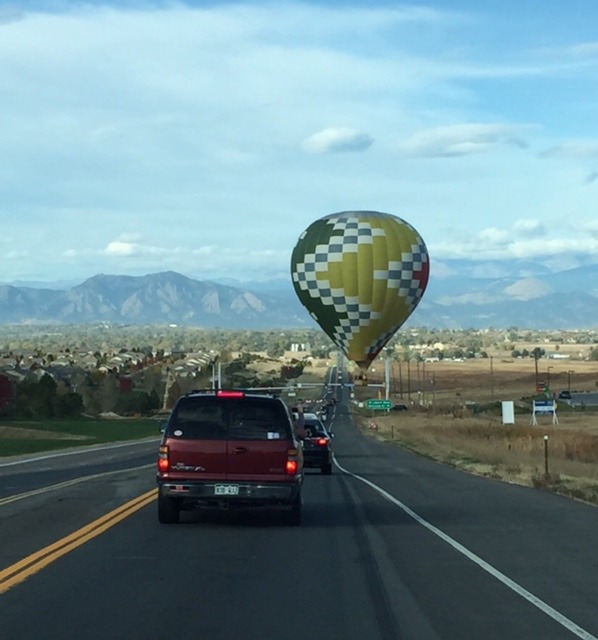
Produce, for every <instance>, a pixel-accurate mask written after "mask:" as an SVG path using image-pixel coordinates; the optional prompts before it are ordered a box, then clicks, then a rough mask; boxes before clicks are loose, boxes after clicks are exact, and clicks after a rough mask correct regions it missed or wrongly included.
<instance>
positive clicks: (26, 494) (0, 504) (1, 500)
mask: <svg viewBox="0 0 598 640" xmlns="http://www.w3.org/2000/svg"><path fill="white" fill-rule="evenodd" d="M153 466H155V465H154V463H153V462H152V463H151V464H144V465H141V466H140V467H131V468H129V469H117V470H115V471H104V472H102V473H94V474H93V475H91V476H80V477H78V478H73V479H72V480H65V481H64V482H59V483H58V484H52V485H50V486H49V487H40V488H39V489H32V490H31V491H25V492H24V493H17V494H16V495H14V496H6V497H5V498H0V507H3V506H4V505H6V504H12V503H13V502H18V501H19V500H24V499H25V498H33V497H34V496H38V495H40V494H42V493H48V492H49V491H56V490H57V489H63V488H64V487H70V486H73V485H75V484H79V483H80V482H87V480H95V479H96V478H102V477H104V476H110V475H114V474H115V473H125V472H126V471H137V470H139V469H149V468H151V467H153Z"/></svg>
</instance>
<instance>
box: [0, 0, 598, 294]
mask: <svg viewBox="0 0 598 640" xmlns="http://www.w3.org/2000/svg"><path fill="white" fill-rule="evenodd" d="M0 68H1V69H2V73H1V74H0V115H1V118H0V150H1V153H0V222H2V230H3V231H2V234H0V250H1V252H2V255H3V258H4V259H3V261H2V266H1V267H0V282H13V281H35V282H40V281H48V282H50V281H55V280H62V281H72V280H83V279H85V278H87V277H90V276H92V275H95V274H97V273H106V274H118V275H142V274H146V273H155V272H158V271H164V270H174V271H178V272H180V273H184V274H186V275H190V276H192V277H197V278H200V279H211V278H224V277H230V278H236V279H239V280H250V279H251V280H265V279H269V278H277V277H287V276H288V271H289V261H290V254H291V251H292V249H293V246H294V244H295V242H296V241H297V238H298V236H299V235H300V233H301V232H302V231H303V230H304V229H305V228H306V227H307V226H308V225H309V224H310V223H311V222H313V221H314V220H315V219H317V218H319V217H322V216H325V215H328V214H330V213H334V212H336V211H343V210H362V209H367V210H376V211H384V212H387V213H392V214H395V215H397V216H399V217H401V218H403V219H405V220H407V221H408V222H410V223H411V224H412V225H413V226H414V227H415V228H416V229H417V230H418V231H419V232H420V234H421V235H422V237H423V238H424V240H425V242H426V244H427V246H428V249H429V252H430V256H431V265H432V272H431V273H432V277H434V272H435V269H437V270H438V271H437V272H439V270H440V268H441V267H442V264H443V260H446V259H447V258H469V259H476V260H478V259H479V260H485V259H488V258H498V259H505V260H509V259H520V258H523V259H525V258H529V259H533V260H538V261H541V262H543V263H544V264H546V265H549V266H550V267H551V268H553V269H555V270H556V269H562V268H566V267H573V266H578V265H583V264H589V263H598V206H597V205H598V117H597V115H596V114H597V106H598V105H597V96H598V94H597V93H596V87H597V86H598V83H597V80H598V3H596V2H595V0H576V1H575V2H565V1H564V0H563V1H561V0H553V1H551V2H550V3H546V5H544V8H543V9H542V8H540V5H539V4H538V2H537V0H533V1H528V0H516V1H509V0H505V1H501V2H498V1H494V0H487V1H485V2H479V1H477V0H476V1H473V0H471V1H466V0H463V1H461V2H460V1H458V0H454V1H446V2H442V1H430V2H425V1H424V2H420V3H402V2H380V3H376V2H343V1H341V0H336V1H329V2H257V1H255V2H251V1H245V2H237V3H234V2H217V1H212V2H178V3H171V2H149V1H147V2H144V1H143V0H138V1H137V0H136V1H130V2H122V1H119V2H116V1H114V2H99V1H93V2H78V1H70V2H60V1H52V0H50V1H44V2H41V1H38V2H24V1H23V2H18V1H17V2H10V3H6V2H3V1H2V2H0Z"/></svg>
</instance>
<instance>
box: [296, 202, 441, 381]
mask: <svg viewBox="0 0 598 640" xmlns="http://www.w3.org/2000/svg"><path fill="white" fill-rule="evenodd" d="M429 266H430V263H429V257H428V252H427V249H426V245H425V244H424V241H423V240H422V238H421V236H420V235H419V234H418V232H417V231H416V230H415V229H414V228H413V227H412V226H411V225H410V224H409V223H408V222H405V220H402V219H401V218H398V217H397V216H393V215H391V214H389V213H380V212H377V211H342V212H340V213H333V214H331V215H328V216H324V217H323V218H320V219H319V220H316V221H315V222H313V223H312V224H311V225H310V226H309V227H308V228H307V229H306V230H305V231H304V232H303V233H302V234H301V236H300V237H299V240H298V241H297V244H296V245H295V248H294V249H293V253H292V256H291V274H292V278H293V286H294V287H295V292H296V293H297V296H298V297H299V300H301V302H302V304H303V305H304V306H305V307H306V308H307V310H308V311H309V312H310V314H311V315H312V317H313V318H314V319H315V320H316V322H318V324H319V325H320V326H321V327H322V329H323V330H324V331H325V332H326V334H327V335H328V336H330V338H331V339H332V340H333V342H334V343H335V344H336V345H337V346H338V347H339V349H341V351H342V352H343V353H344V354H345V355H346V356H347V357H348V358H349V359H350V360H353V361H354V362H356V363H357V364H358V365H359V366H360V367H362V368H363V369H366V368H367V367H368V366H369V365H370V364H371V362H372V361H373V360H374V359H375V357H376V356H377V355H378V353H379V352H380V350H381V349H382V348H383V347H384V345H385V344H386V343H387V342H388V341H389V340H390V338H391V337H392V336H393V335H394V334H395V333H396V331H397V330H398V329H399V327H400V326H401V325H402V324H403V323H404V322H405V320H407V318H408V317H409V316H410V315H411V313H412V312H413V310H414V309H415V307H416V306H417V305H418V303H419V301H420V300H421V298H422V295H423V293H424V291H425V289H426V286H427V284H428V277H429V272H430V270H429Z"/></svg>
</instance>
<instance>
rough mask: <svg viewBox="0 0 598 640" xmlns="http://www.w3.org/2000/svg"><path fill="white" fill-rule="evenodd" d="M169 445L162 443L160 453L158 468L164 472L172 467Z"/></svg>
mask: <svg viewBox="0 0 598 640" xmlns="http://www.w3.org/2000/svg"><path fill="white" fill-rule="evenodd" d="M169 453H170V452H169V450H168V445H162V446H161V447H160V450H159V453H158V470H159V471H161V472H162V473H164V472H166V471H168V470H169V469H170V458H169Z"/></svg>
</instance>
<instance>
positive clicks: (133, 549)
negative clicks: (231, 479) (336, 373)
mask: <svg viewBox="0 0 598 640" xmlns="http://www.w3.org/2000/svg"><path fill="white" fill-rule="evenodd" d="M333 421H334V432H335V434H336V435H335V441H334V447H335V452H336V459H337V462H338V465H339V466H340V468H339V467H336V468H335V470H334V473H333V475H332V476H323V475H321V474H319V473H318V472H316V471H308V472H307V474H306V479H305V484H304V490H305V491H304V500H305V506H304V515H303V522H302V524H301V526H300V527H286V526H283V525H281V523H280V520H279V518H278V517H277V515H276V514H271V513H268V512H264V513H262V512H259V513H256V512H253V513H247V512H245V513H244V512H237V513H222V512H216V513H210V514H202V515H200V514H196V513H189V514H185V516H184V519H183V522H182V523H181V524H179V525H159V524H158V522H157V518H156V509H155V504H153V502H152V503H148V504H147V505H145V506H144V505H143V504H142V503H141V506H140V507H139V508H136V509H134V508H132V507H131V509H130V512H127V513H126V517H123V518H122V519H118V520H117V521H116V522H115V523H114V524H113V525H112V526H110V527H109V528H106V530H104V531H103V532H101V534H100V535H96V536H94V537H91V538H90V539H89V540H87V541H85V542H84V543H82V544H79V545H77V546H76V547H74V548H73V549H72V550H70V551H68V552H67V553H65V554H63V555H60V556H59V557H58V558H57V559H56V560H54V561H52V562H51V563H49V564H48V565H47V566H46V567H45V568H43V569H41V570H40V571H38V572H37V573H35V574H33V575H31V576H30V577H28V578H27V579H26V580H25V581H24V582H21V583H18V584H15V585H14V586H12V587H11V588H9V589H8V590H6V591H5V592H4V594H3V595H0V620H1V621H2V638H3V639H5V640H12V639H15V640H16V639H18V640H23V639H27V638H38V637H48V638H56V639H57V640H59V639H65V640H66V639H70V638H73V639H74V638H77V639H78V640H79V639H80V638H82V637H84V638H86V639H90V640H91V639H94V638H105V637H107V636H110V637H117V638H127V639H129V638H130V639H139V640H150V639H153V638H156V639H158V638H160V639H162V638H164V637H165V636H167V637H176V638H177V639H180V640H186V639H193V640H196V639H197V638H208V637H209V638H215V639H219V638H222V639H223V640H236V639H239V640H241V639H243V640H254V639H255V640H257V639H260V640H263V638H271V637H280V638H284V639H285V640H294V639H295V638H297V639H299V638H301V640H304V638H305V637H306V636H308V635H309V636H313V637H319V638H333V639H336V638H338V639H339V640H340V639H342V640H345V639H347V640H352V639H357V638H359V639H360V640H361V639H363V638H368V639H371V640H390V639H406V640H428V639H429V640H438V639H443V640H457V639H458V640H467V639H471V640H474V639H475V640H480V639H482V638H483V639H484V640H494V639H496V640H505V638H508V639H509V640H524V639H525V640H529V639H530V638H533V639H535V638H538V639H540V638H541V639H542V640H561V639H567V638H585V639H586V640H595V639H596V638H598V610H597V605H596V603H597V602H598V578H597V576H598V565H597V561H596V554H595V551H594V538H595V531H596V530H597V526H598V509H596V508H594V507H591V506H587V505H583V504H579V503H576V502H573V501H569V500H566V499H564V498H561V497H558V496H554V495H552V494H549V493H544V492H539V491H534V490H530V489H525V488H521V487H517V486H513V485H508V484H503V483H500V482H495V481H492V480H488V479H483V478H475V477H471V476H468V475H466V474H464V473H461V472H458V471H455V470H453V469H450V468H447V467H443V466H441V465H438V464H436V463H433V462H431V461H429V460H426V459H424V458H421V457H418V456H415V455H412V454H409V453H407V452H405V451H403V450H401V449H400V448H398V447H395V446H392V445H388V444H385V443H381V442H379V441H377V440H376V439H375V438H373V437H369V436H364V435H362V434H361V433H359V431H358V430H357V429H356V428H355V426H354V425H353V423H352V421H351V417H350V415H349V413H348V409H347V405H346V403H339V405H337V410H336V413H335V416H334V419H333ZM137 462H139V461H137ZM125 466H126V465H125ZM131 466H133V465H131ZM136 466H139V465H136ZM341 468H342V471H341ZM153 483H154V471H153V469H151V468H140V469H136V470H129V471H123V472H120V473H111V474H109V475H104V476H98V477H95V478H92V479H88V480H87V481H85V482H81V483H78V484H77V485H75V487H70V488H69V487H67V488H64V489H60V488H58V489H56V490H54V491H50V492H48V493H46V494H42V495H38V496H34V497H31V498H29V499H23V500H21V501H19V502H18V503H10V504H4V505H0V518H1V519H0V523H1V525H0V543H1V547H0V554H2V555H1V557H2V567H3V568H6V567H10V566H11V565H13V564H15V563H16V562H17V561H18V560H21V559H23V558H26V557H27V556H28V555H30V554H32V553H33V552H34V551H35V549H33V547H35V544H33V543H32V541H35V542H36V544H37V545H38V548H41V547H42V546H45V545H48V544H50V543H51V542H56V541H57V540H58V539H60V538H61V537H63V536H67V534H69V533H73V532H75V531H77V530H79V529H80V528H82V527H83V526H84V525H85V524H88V523H89V522H91V521H93V520H95V519H97V518H100V517H101V515H104V514H105V513H108V512H112V511H113V510H115V509H117V507H119V506H123V505H127V503H129V501H130V500H131V499H133V498H135V497H138V496H142V495H143V494H145V493H147V492H148V491H151V490H152V488H153V487H154V486H155V485H154V484H153ZM73 492H74V493H73ZM149 499H150V500H151V497H150V498H149ZM130 504H131V505H132V504H133V503H130ZM25 505H28V509H29V510H27V509H26V508H25ZM86 505H87V506H86ZM90 505H91V506H90ZM124 508H125V509H127V508H129V507H124ZM102 510H103V513H100V512H101V511H102ZM75 514H78V515H75ZM118 517H120V516H118ZM83 520H87V522H83ZM75 523H76V524H77V526H75ZM46 526H47V527H49V529H50V531H51V533H50V534H46V535H41V534H40V530H43V528H44V527H46ZM32 527H34V528H35V529H36V530H35V531H31V530H30V529H31V528H32ZM69 529H70V530H69ZM41 538H44V541H43V542H44V544H43V545H42V539H41ZM48 538H53V539H52V540H48ZM7 550H8V553H7Z"/></svg>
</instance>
